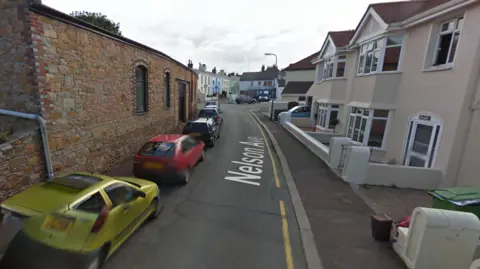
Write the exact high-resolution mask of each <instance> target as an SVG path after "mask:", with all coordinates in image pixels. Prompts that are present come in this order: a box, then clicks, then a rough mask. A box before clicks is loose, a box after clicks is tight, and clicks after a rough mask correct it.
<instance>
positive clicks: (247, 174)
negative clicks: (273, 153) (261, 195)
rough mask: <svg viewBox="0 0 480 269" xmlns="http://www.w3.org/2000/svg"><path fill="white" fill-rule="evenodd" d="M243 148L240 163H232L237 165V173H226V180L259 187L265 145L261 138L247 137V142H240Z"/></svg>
mask: <svg viewBox="0 0 480 269" xmlns="http://www.w3.org/2000/svg"><path fill="white" fill-rule="evenodd" d="M239 143H240V144H242V145H246V146H247V147H245V148H244V150H243V153H242V157H241V158H240V161H232V163H235V164H239V165H240V166H239V167H238V168H237V169H238V171H230V170H229V171H227V173H228V174H229V176H226V177H225V179H226V180H230V181H235V182H239V183H244V184H249V185H253V186H260V182H259V181H260V180H261V179H262V177H261V174H262V172H263V159H264V158H265V143H264V141H263V139H262V138H258V137H248V138H247V141H240V142H239Z"/></svg>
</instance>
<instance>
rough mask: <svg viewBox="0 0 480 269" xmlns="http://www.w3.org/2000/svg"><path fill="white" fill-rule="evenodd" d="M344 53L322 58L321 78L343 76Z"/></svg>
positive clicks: (344, 65)
mask: <svg viewBox="0 0 480 269" xmlns="http://www.w3.org/2000/svg"><path fill="white" fill-rule="evenodd" d="M346 61H347V56H346V55H336V56H332V57H329V58H326V59H324V63H323V70H322V72H321V73H320V75H321V79H322V80H325V79H330V78H343V77H344V76H345V68H346Z"/></svg>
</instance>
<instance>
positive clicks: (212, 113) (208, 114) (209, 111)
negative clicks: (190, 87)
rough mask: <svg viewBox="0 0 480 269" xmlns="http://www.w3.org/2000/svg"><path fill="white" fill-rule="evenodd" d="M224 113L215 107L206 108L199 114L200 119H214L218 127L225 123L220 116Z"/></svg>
mask: <svg viewBox="0 0 480 269" xmlns="http://www.w3.org/2000/svg"><path fill="white" fill-rule="evenodd" d="M221 113H222V112H221V111H220V110H219V109H218V108H215V107H205V108H203V109H201V110H200V112H199V113H198V117H199V118H207V119H213V121H214V122H215V124H216V125H221V124H222V122H223V118H222V116H221V115H220V114H221Z"/></svg>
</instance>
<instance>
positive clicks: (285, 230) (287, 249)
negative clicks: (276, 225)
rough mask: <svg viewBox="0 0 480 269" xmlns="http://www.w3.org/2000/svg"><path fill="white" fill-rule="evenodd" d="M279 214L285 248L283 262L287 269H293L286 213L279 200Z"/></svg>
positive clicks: (283, 205) (282, 203)
mask: <svg viewBox="0 0 480 269" xmlns="http://www.w3.org/2000/svg"><path fill="white" fill-rule="evenodd" d="M280 214H281V216H282V232H283V244H284V246H285V262H286V263H287V269H294V268H295V266H294V265H293V257H292V245H291V244H290V232H289V231H288V221H287V212H286V210H285V203H284V202H283V201H282V200H280Z"/></svg>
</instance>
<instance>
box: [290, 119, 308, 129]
mask: <svg viewBox="0 0 480 269" xmlns="http://www.w3.org/2000/svg"><path fill="white" fill-rule="evenodd" d="M290 121H291V122H292V123H293V124H294V125H295V126H298V127H312V125H313V124H312V122H311V121H310V118H298V117H291V119H290Z"/></svg>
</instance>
